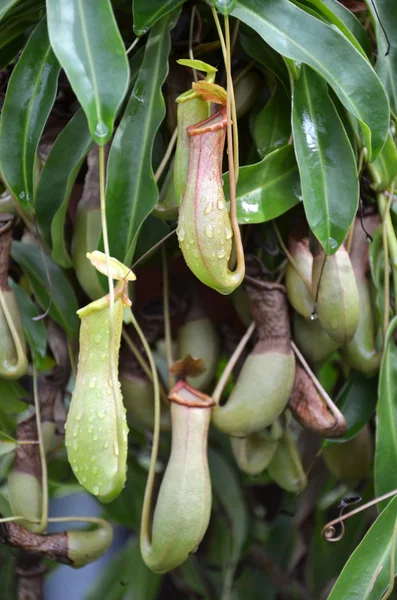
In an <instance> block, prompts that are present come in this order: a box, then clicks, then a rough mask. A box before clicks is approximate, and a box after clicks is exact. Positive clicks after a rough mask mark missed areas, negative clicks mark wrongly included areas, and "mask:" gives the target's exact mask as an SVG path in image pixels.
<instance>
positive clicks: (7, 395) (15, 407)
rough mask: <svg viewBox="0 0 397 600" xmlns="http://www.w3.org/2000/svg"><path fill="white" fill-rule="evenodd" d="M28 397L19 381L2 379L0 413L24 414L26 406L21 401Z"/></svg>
mask: <svg viewBox="0 0 397 600" xmlns="http://www.w3.org/2000/svg"><path fill="white" fill-rule="evenodd" d="M28 396H29V394H28V392H27V391H26V390H25V389H24V388H23V387H22V386H21V385H20V384H19V383H18V382H17V381H12V380H11V379H1V378H0V411H6V412H7V413H20V412H23V411H24V410H26V404H25V402H21V400H22V399H23V398H28ZM0 440H1V435H0Z"/></svg>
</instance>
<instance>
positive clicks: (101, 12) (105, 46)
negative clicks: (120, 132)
mask: <svg viewBox="0 0 397 600" xmlns="http://www.w3.org/2000/svg"><path fill="white" fill-rule="evenodd" d="M47 20H48V31H49V35H50V40H51V45H52V47H53V49H54V52H55V54H56V56H57V57H58V60H59V62H60V63H61V65H62V67H63V69H64V70H65V73H66V75H67V77H68V79H69V81H70V84H71V86H72V88H73V91H74V92H75V94H76V96H77V98H78V100H79V102H80V104H81V106H82V107H83V110H84V112H85V113H86V116H87V120H88V125H89V129H90V132H91V136H92V138H93V140H94V141H95V142H96V143H97V144H99V145H100V146H102V145H104V144H106V142H107V141H108V140H109V139H110V137H111V135H112V133H113V126H114V120H115V117H116V114H117V111H118V109H119V106H120V104H121V102H122V101H123V98H124V96H125V93H126V91H127V86H128V78H129V68H128V61H127V56H126V53H125V48H124V44H123V40H122V39H121V35H120V32H119V30H118V28H117V24H116V21H115V18H114V14H113V9H112V5H111V3H110V1H109V0H47Z"/></svg>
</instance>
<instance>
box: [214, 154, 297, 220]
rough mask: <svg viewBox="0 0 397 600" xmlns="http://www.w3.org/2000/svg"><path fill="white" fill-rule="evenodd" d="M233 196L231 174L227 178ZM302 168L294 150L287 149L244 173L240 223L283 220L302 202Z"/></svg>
mask: <svg viewBox="0 0 397 600" xmlns="http://www.w3.org/2000/svg"><path fill="white" fill-rule="evenodd" d="M223 179H224V182H225V187H224V190H225V195H226V197H228V196H229V174H228V173H226V174H225V175H224V176H223ZM301 199H302V197H301V190H300V181H299V171H298V165H297V164H296V160H295V155H294V149H293V147H292V146H284V147H283V148H279V149H278V150H274V152H272V153H271V154H268V155H267V156H265V158H264V159H263V160H262V161H261V162H259V163H256V164H254V165H248V166H246V167H242V168H241V169H240V174H239V180H238V184H237V198H236V200H237V218H238V221H239V223H242V224H244V223H263V221H270V220H271V219H275V218H276V217H279V216H280V215H282V214H283V213H285V212H286V211H287V210H289V209H290V208H292V207H293V206H295V204H297V203H298V202H300V200H301Z"/></svg>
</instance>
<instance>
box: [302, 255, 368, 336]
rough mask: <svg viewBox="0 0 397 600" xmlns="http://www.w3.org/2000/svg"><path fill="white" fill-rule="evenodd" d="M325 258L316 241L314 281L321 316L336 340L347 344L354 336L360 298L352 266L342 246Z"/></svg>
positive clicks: (314, 290) (318, 312)
mask: <svg viewBox="0 0 397 600" xmlns="http://www.w3.org/2000/svg"><path fill="white" fill-rule="evenodd" d="M324 260H325V254H324V251H323V250H321V248H320V247H319V245H317V249H316V253H315V255H314V260H313V275H312V285H313V296H314V297H315V298H316V297H317V314H318V318H319V319H320V322H321V325H322V326H323V327H324V329H325V330H326V332H327V333H328V334H329V336H330V337H331V338H332V339H333V340H335V341H336V342H338V343H339V344H347V343H348V342H350V341H351V340H352V339H353V336H354V334H355V332H356V329H357V325H358V320H359V317H360V300H359V295H358V289H357V283H356V278H355V275H354V272H353V267H352V264H351V261H350V258H349V255H348V253H347V251H346V249H345V248H344V247H343V246H340V247H339V248H338V250H337V251H336V252H335V254H333V255H332V256H328V257H327V258H326V260H325V264H324ZM323 265H324V267H323ZM318 286H319V287H318Z"/></svg>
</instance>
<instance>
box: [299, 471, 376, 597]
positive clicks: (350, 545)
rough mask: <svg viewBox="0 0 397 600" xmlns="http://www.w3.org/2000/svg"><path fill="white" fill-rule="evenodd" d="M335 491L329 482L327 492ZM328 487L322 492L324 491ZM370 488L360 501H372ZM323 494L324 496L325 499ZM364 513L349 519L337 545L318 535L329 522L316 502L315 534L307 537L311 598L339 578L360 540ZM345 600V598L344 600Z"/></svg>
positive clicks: (364, 521)
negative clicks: (308, 538) (308, 540)
mask: <svg viewBox="0 0 397 600" xmlns="http://www.w3.org/2000/svg"><path fill="white" fill-rule="evenodd" d="M331 486H332V490H334V489H335V482H334V480H332V479H329V480H328V485H327V488H328V491H330V490H331ZM327 488H326V490H325V493H326V492H327ZM370 492H372V486H368V489H367V490H365V492H364V494H363V502H367V501H369V500H371V499H372V498H371V497H370V495H369V493H370ZM324 495H325V494H323V496H324ZM369 518H370V517H369V515H368V513H367V512H366V511H363V512H361V513H358V514H357V515H354V516H353V517H350V519H349V521H348V524H349V526H348V527H347V526H346V529H345V533H344V535H343V537H342V539H341V540H340V541H339V542H338V543H337V544H332V543H331V544H330V543H329V542H327V541H326V540H325V539H324V538H323V536H322V535H321V532H322V530H323V528H324V526H325V525H326V522H327V520H328V512H327V511H326V510H324V506H322V502H321V499H320V502H319V503H318V505H317V507H316V510H315V519H314V531H313V533H312V535H311V536H310V549H309V556H308V561H307V564H308V569H309V572H308V580H309V585H310V591H311V592H312V595H313V598H321V597H323V594H322V592H323V591H324V588H326V587H327V585H328V582H329V581H331V580H332V579H334V578H336V577H338V575H339V574H340V572H341V571H342V569H343V567H344V566H345V564H346V562H347V560H348V559H349V557H350V555H351V553H352V552H353V551H354V550H355V548H356V547H357V544H358V543H359V542H360V540H361V539H362V536H363V533H364V532H365V529H366V525H367V522H368V519H369ZM346 600H347V599H346Z"/></svg>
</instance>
